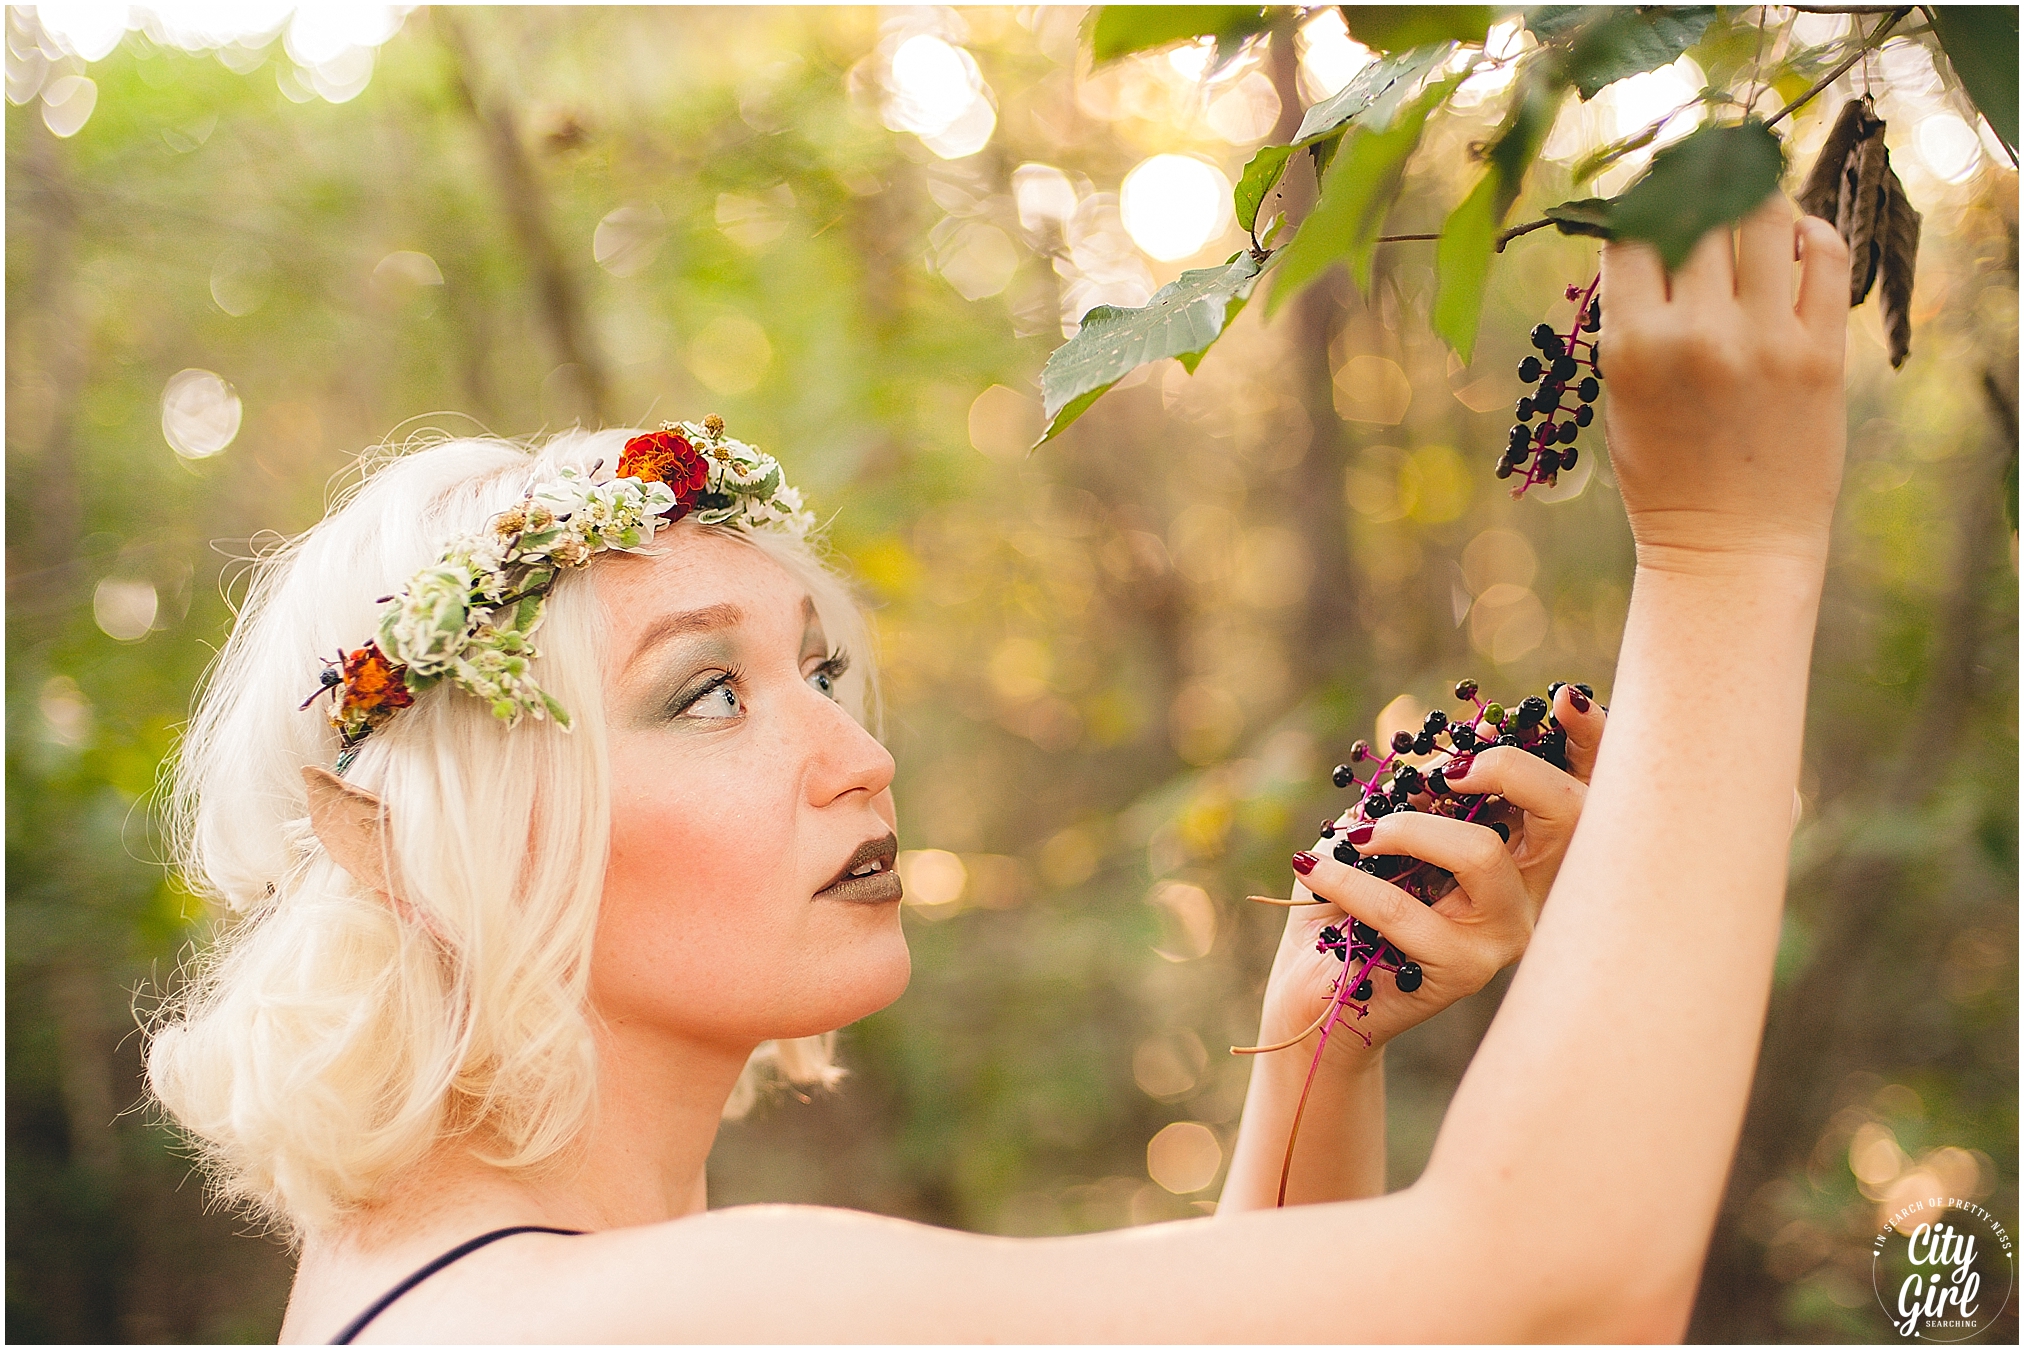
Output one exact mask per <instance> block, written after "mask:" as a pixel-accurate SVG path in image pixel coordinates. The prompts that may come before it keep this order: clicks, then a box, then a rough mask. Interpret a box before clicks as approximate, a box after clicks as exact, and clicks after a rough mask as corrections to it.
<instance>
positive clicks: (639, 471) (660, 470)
mask: <svg viewBox="0 0 2024 1350" xmlns="http://www.w3.org/2000/svg"><path fill="white" fill-rule="evenodd" d="M618 476H619V477H620V478H637V479H639V480H640V481H641V482H642V483H666V484H667V485H668V489H669V490H670V491H671V492H673V493H674V494H675V506H674V509H673V510H672V511H669V512H668V513H667V515H668V519H669V520H671V521H674V520H680V519H681V518H682V517H683V516H686V515H687V514H689V510H690V508H691V507H693V506H694V505H695V501H696V498H697V497H698V496H699V495H700V494H701V493H702V491H703V489H704V487H705V486H707V485H708V484H709V481H710V465H709V462H708V461H707V460H705V459H704V458H703V456H702V455H701V454H699V453H698V452H697V450H696V447H695V446H693V445H691V444H689V438H688V437H686V436H684V435H682V433H681V432H679V431H650V432H648V433H647V434H646V435H644V436H635V437H633V438H632V439H631V440H629V441H627V442H626V443H625V453H624V454H622V455H620V456H619V460H618Z"/></svg>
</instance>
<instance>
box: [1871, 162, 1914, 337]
mask: <svg viewBox="0 0 2024 1350" xmlns="http://www.w3.org/2000/svg"><path fill="white" fill-rule="evenodd" d="M1882 143H1883V142H1882V139H1881V138H1879V139H1878V141H1877V144H1879V145H1881V144H1882ZM1883 190H1884V221H1883V225H1884V228H1883V229H1882V230H1881V231H1880V232H1879V233H1880V236H1881V249H1880V251H1881V253H1882V255H1883V257H1882V263H1881V267H1880V271H1881V274H1882V277H1883V291H1882V294H1881V296H1880V300H1879V303H1881V304H1882V306H1883V327H1884V332H1885V334H1886V335H1888V337H1889V339H1890V365H1891V369H1892V370H1896V369H1897V368H1898V367H1900V366H1902V365H1903V364H1904V363H1905V358H1906V357H1908V356H1910V355H1911V350H1912V274H1913V271H1914V269H1915V268H1916V267H1917V265H1918V255H1919V213H1918V212H1917V211H1914V210H1912V204H1911V199H1910V198H1908V197H1906V196H1905V185H1904V184H1903V183H1900V182H1899V181H1898V176H1897V174H1895V173H1893V172H1892V171H1891V170H1890V168H1889V166H1887V165H1886V166H1885V169H1884V183H1883Z"/></svg>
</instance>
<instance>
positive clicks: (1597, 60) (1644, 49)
mask: <svg viewBox="0 0 2024 1350" xmlns="http://www.w3.org/2000/svg"><path fill="white" fill-rule="evenodd" d="M1589 14H1590V15H1591V16H1592V17H1590V18H1589V19H1588V20H1587V21H1586V22H1584V23H1582V24H1581V25H1580V26H1579V27H1578V28H1577V29H1576V30H1575V31H1574V33H1573V35H1572V37H1570V38H1569V39H1568V44H1567V66H1566V70H1567V77H1568V79H1569V80H1571V81H1572V82H1573V84H1574V87H1575V89H1576V90H1577V91H1578V92H1579V93H1580V94H1581V97H1582V99H1583V100H1584V101H1586V100H1588V99H1591V98H1594V97H1595V96H1596V95H1597V94H1598V93H1600V92H1601V91H1602V90H1603V88H1604V87H1605V86H1608V85H1611V84H1614V83H1616V81H1618V80H1621V79H1625V78H1627V77H1629V76H1632V75H1642V74H1644V73H1645V72H1646V71H1648V70H1657V69H1658V68H1659V67H1660V66H1667V65H1671V64H1672V63H1673V62H1674V61H1675V60H1677V59H1678V57H1679V55H1680V53H1681V52H1684V51H1685V50H1686V49H1687V48H1689V47H1691V46H1693V45H1694V44H1695V43H1696V42H1699V41H1700V40H1701V36H1702V34H1704V33H1706V32H1707V31H1708V25H1709V24H1710V23H1711V22H1713V21H1714V18H1715V7H1714V6H1713V5H1679V6H1659V5H1653V6H1640V7H1638V8H1634V9H1631V8H1617V7H1609V8H1604V7H1597V8H1595V9H1592V10H1590V11H1589Z"/></svg>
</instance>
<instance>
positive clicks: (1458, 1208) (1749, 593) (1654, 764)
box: [371, 196, 1848, 1341]
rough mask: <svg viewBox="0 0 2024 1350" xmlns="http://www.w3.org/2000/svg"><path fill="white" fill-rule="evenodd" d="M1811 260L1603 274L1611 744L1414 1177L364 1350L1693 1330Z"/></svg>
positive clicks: (1735, 259) (673, 1254)
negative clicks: (1613, 535) (1623, 515)
mask: <svg viewBox="0 0 2024 1350" xmlns="http://www.w3.org/2000/svg"><path fill="white" fill-rule="evenodd" d="M1796 237H1797V239H1798V240H1799V241H1800V245H1801V252H1802V255H1803V256H1802V261H1803V264H1804V266H1803V268H1802V279H1801V282H1800V287H1799V291H1800V294H1799V300H1798V304H1797V307H1796V309H1795V306H1794V303H1793V298H1792V257H1793V248H1794V240H1795V223H1794V219H1793V214H1792V208H1791V205H1790V204H1789V203H1788V202H1787V201H1786V200H1785V199H1784V198H1783V197H1782V196H1781V197H1775V198H1773V199H1772V200H1771V201H1769V202H1767V203H1766V204H1765V205H1764V206H1763V207H1762V208H1761V209H1760V210H1759V211H1757V212H1756V213H1755V214H1754V215H1752V216H1751V217H1750V218H1749V219H1748V220H1746V221H1745V222H1744V223H1743V225H1742V227H1741V228H1740V230H1738V231H1737V232H1736V236H1735V238H1734V239H1733V240H1732V238H1731V235H1730V233H1729V232H1727V231H1717V232H1716V233H1715V234H1713V235H1711V236H1710V237H1709V238H1707V239H1705V240H1704V241H1703V242H1702V244H1701V245H1700V247H1699V248H1698V249H1697V250H1696V251H1695V252H1694V254H1693V256H1692V258H1691V259H1690V260H1689V262H1688V263H1687V264H1686V266H1685V267H1684V268H1683V269H1682V270H1681V271H1680V272H1679V273H1678V274H1676V275H1675V276H1673V277H1672V278H1671V279H1670V282H1669V281H1668V279H1667V278H1666V276H1665V275H1664V273H1663V272H1662V270H1661V268H1660V266H1659V263H1658V260H1657V258H1656V257H1655V256H1654V255H1653V254H1652V253H1651V251H1650V250H1649V249H1647V248H1644V247H1642V246H1615V245H1612V246H1610V247H1609V248H1608V249H1607V250H1606V251H1605V254H1604V260H1603V266H1604V283H1603V285H1604V290H1605V293H1606V295H1607V298H1608V310H1607V325H1606V327H1605V329H1604V332H1603V338H1604V345H1605V347H1606V348H1607V349H1608V362H1609V370H1610V381H1611V389H1612V391H1613V392H1612V403H1611V406H1610V408H1609V412H1608V430H1609V440H1610V453H1611V458H1612V462H1613V464H1614V467H1615V471H1616V477H1617V481H1618V483H1619V485H1620V487H1621V490H1622V493H1623V497H1624V501H1625V505H1626V507H1627V508H1628V510H1629V513H1630V518H1631V524H1632V528H1633V530H1634V531H1635V534H1636V537H1637V550H1638V570H1637V579H1636V584H1635V587H1634V590H1633V593H1632V600H1631V608H1630V617H1629V621H1628V625H1627V628H1626V631H1625V634H1624V641H1623V650H1622V655H1621V658H1620V660H1619V663H1618V667H1617V676H1616V682H1615V686H1614V689H1613V690H1612V698H1611V709H1610V712H1611V718H1610V731H1609V735H1608V737H1607V738H1606V741H1605V743H1604V745H1603V747H1602V751H1601V755H1600V758H1599V759H1598V761H1597V763H1596V766H1595V770H1594V776H1593V779H1592V785H1591V791H1590V796H1589V800H1588V803H1587V807H1586V811H1585V814H1584V816H1583V818H1582V821H1581V824H1580V826H1579V827H1578V829H1577V831H1576V833H1575V836H1574V840H1573V843H1572V844H1571V846H1570V848H1569V850H1568V853H1567V856H1566V860H1565V862H1564V864H1563V866H1562V868H1561V871H1560V875H1559V878H1558V880H1557V881H1556V883H1555V885H1554V888H1553V892H1552V896H1551V899H1550V901H1549V903H1548V904H1547V905H1546V907H1545V910H1544V912H1543V914H1542V915H1541V917H1540V919H1539V923H1538V927H1537V929H1536V930H1535V932H1534V934H1533V937H1532V942H1531V947H1530V949H1529V952H1528V954H1527V956H1526V959H1525V961H1524V963H1523V965H1522V966H1521V968H1520V970H1519V972H1518V975H1517V977H1516V979H1515V980H1514V981H1513V984H1512V986H1511V989H1510V991H1509V993H1508V994H1507V995H1506V997H1505V1000H1504V1004H1503V1007H1502V1009H1501V1010H1500V1011H1499V1013H1498V1015H1497V1018H1496V1021H1495V1022H1494V1024H1493V1025H1492V1026H1491V1029H1490V1032H1489V1035H1488V1036H1487V1037H1486V1038H1485V1040H1484V1043H1483V1046H1482V1048H1481V1050H1480V1051H1479V1052H1478V1054H1477V1056H1476V1060H1475V1062H1474V1063H1473V1064H1472V1066H1471V1067H1470V1070H1469V1072H1468V1075H1467V1076H1466V1077H1465V1078H1464V1080H1463V1082H1462V1085H1461V1088H1460V1090H1459V1091H1458V1093H1457V1094H1456V1097H1455V1100H1454V1103H1453V1105H1452V1106H1451V1107H1450V1109H1449V1111H1448V1115H1447V1120H1446V1123H1445V1124H1444V1125H1443V1127H1442V1130H1441V1134H1440V1138H1439V1140H1438V1141H1437V1143H1436V1146H1435V1149H1434V1154H1433V1157H1432V1160H1431V1161H1430V1162H1429V1164H1428V1167H1427V1170H1426V1173H1425V1175H1424V1176H1423V1178H1422V1179H1421V1180H1420V1182H1418V1183H1417V1184H1416V1185H1414V1186H1413V1187H1411V1188H1410V1189H1408V1190H1406V1191H1402V1192H1398V1193H1396V1194H1393V1195H1389V1196H1384V1197H1381V1198H1376V1199H1370V1200H1360V1201H1350V1202H1342V1203H1331V1204H1316V1205H1307V1206H1302V1207H1300V1208H1297V1209H1287V1210H1281V1211H1268V1212H1262V1213H1253V1214H1240V1215H1236V1216H1234V1217H1229V1218H1226V1219H1221V1220H1218V1221H1214V1222H1210V1221H1206V1220H1204V1221H1196V1222H1191V1223H1176V1224H1166V1225H1157V1226H1154V1227H1150V1228H1142V1229H1133V1230H1129V1231H1126V1232H1119V1233H1103V1234H1095V1235H1090V1236H1087V1237H1075V1238H1050V1239H1037V1240H1035V1239H1025V1240H1021V1239H1009V1238H986V1237H976V1236H970V1235H965V1234H960V1233H952V1232H946V1231H940V1230H935V1229H929V1228H925V1227H922V1226H919V1225H915V1224H908V1223H903V1222H900V1221H897V1220H891V1219H878V1218H872V1217H869V1216H865V1215H857V1214H847V1213H842V1212H838V1211H824V1210H813V1209H800V1208H789V1207H773V1206H766V1207H752V1208H746V1209H738V1210H730V1211H724V1212H721V1213H717V1214H710V1215H704V1216H700V1217H697V1218H692V1219H682V1220H677V1221H674V1222H672V1223H665V1224H655V1225H648V1226H644V1227H640V1228H632V1229H619V1230H613V1231H609V1232H605V1233H600V1234H597V1235H595V1236H591V1237H583V1238H569V1239H546V1238H543V1239H539V1240H538V1241H530V1242H529V1243H528V1244H527V1245H525V1246H523V1247H521V1248H519V1249H518V1250H517V1251H516V1250H511V1249H512V1246H513V1244H511V1243H500V1244H497V1246H496V1247H495V1248H492V1249H488V1252H487V1253H486V1254H481V1256H480V1257H474V1258H472V1259H471V1260H470V1261H469V1262H466V1263H461V1264H460V1265H459V1266H457V1267H452V1268H451V1269H450V1270H447V1271H445V1272H444V1273H443V1274H442V1275H440V1276H438V1277H436V1281H432V1282H431V1284H432V1285H433V1286H434V1287H433V1288H432V1287H431V1286H424V1287H423V1288H422V1289H419V1290H417V1291H416V1292H415V1294H414V1295H411V1296H410V1299H411V1300H412V1301H411V1302H406V1303H404V1304H402V1305H396V1307H395V1308H394V1309H392V1310H390V1312H389V1313H388V1315H387V1317H386V1318H385V1320H384V1323H383V1324H380V1325H376V1326H375V1327H374V1328H373V1331H372V1333H371V1334H372V1335H376V1336H381V1337H386V1338H390V1339H401V1338H403V1337H404V1335H416V1334H421V1335H428V1334H430V1332H431V1330H436V1329H439V1328H440V1327H441V1326H442V1325H444V1323H443V1322H442V1321H441V1320H440V1319H441V1318H443V1317H444V1315H445V1312H446V1310H447V1309H450V1308H453V1307H454V1308H455V1309H457V1310H459V1318H458V1321H457V1326H458V1335H459V1336H461V1337H463V1338H466V1339H479V1340H492V1339H565V1340H575V1341H582V1340H627V1339H651V1340H677V1339H679V1340H725V1341H728V1340H763V1341H782V1340H882V1341H883V1340H1016V1341H1046V1340H1084V1341H1095V1340H1131V1341H1186V1340H1228V1339H1237V1340H1358V1339H1378V1340H1392V1341H1399V1340H1449V1341H1474V1340H1497V1341H1509V1340H1520V1339H1548V1340H1559V1339H1583V1340H1592V1339H1600V1340H1633V1339H1638V1340H1641V1339H1667V1338H1676V1337H1677V1336H1678V1335H1679V1334H1680V1333H1681V1331H1682V1330H1683V1329H1684V1327H1685V1321H1686V1316H1687V1311H1688V1308H1689V1306H1690V1304H1691V1301H1692V1297H1693V1292H1694V1286H1695V1282H1696V1279H1697V1276H1698V1273H1699V1269H1700V1264H1701V1260H1702V1254H1703V1251H1704V1249H1705V1247H1706V1244H1707V1241H1708V1236H1709V1232H1710V1229H1711V1227H1712V1224H1713V1221H1714V1215H1715V1210H1716V1205H1717V1202H1718V1200H1719V1197H1720V1194H1721V1190H1722V1185H1723V1181H1724V1177H1725V1175H1726V1173H1727V1170H1728V1166H1729V1161H1730V1156H1731V1154H1732V1152H1733V1150H1734V1147H1735V1143H1736V1138H1737V1134H1738V1131H1739V1129H1740V1126H1741V1122H1742V1117H1743V1109H1744V1102H1745V1098H1746V1094H1747V1091H1748V1088H1749V1083H1750V1077H1751V1070H1752V1066H1753V1064H1754V1062H1755V1058H1756V1053H1757V1045H1758V1040H1759V1035H1760V1033H1761V1031H1762V1027H1763V1018H1764V1010H1765V1006H1766V1001H1767V997H1768V992H1769V988H1770V978H1771V961H1772V953H1773V950H1774V947H1775V945H1776V940H1777V934H1778V924H1779V914H1780V909H1781V905H1782V900H1783V895H1784V887H1785V870H1786V851H1787V845H1788V837H1789V833H1790V829H1791V801H1792V789H1793V785H1794V783H1795V781H1796V779H1797V775H1798V768H1799V751H1800V736H1801V728H1802V725H1803V721H1804V711H1805V695H1806V678H1807V667H1808V658H1809V653H1810V650H1811V645H1812V634H1813V625H1814V619H1815V613H1816V610H1817V607H1818V603H1819V595H1820V587H1821V580H1822V575H1823V572H1824V567H1825V559H1826V551H1827V532H1828V524H1829V519H1830V517H1831V515H1832V511H1833V503H1834V499H1835V496H1836V493H1837V491H1838V487H1839V481H1840V473H1841V462H1842V452H1843V446H1844V441H1845V424H1844V412H1843V407H1842V376H1841V371H1842V357H1843V344H1844V333H1845V324H1846V313H1847V277H1848V262H1847V251H1846V249H1845V248H1844V246H1843V245H1842V243H1841V241H1840V239H1839V237H1838V236H1837V235H1836V234H1835V233H1834V231H1833V229H1832V228H1831V227H1828V226H1827V225H1826V224H1825V223H1824V222H1821V221H1818V220H1810V219H1809V220H1804V221H1801V222H1799V223H1798V224H1797V226H1796ZM1347 874H1348V869H1346V868H1344V867H1343V866H1342V864H1340V863H1337V862H1335V861H1334V860H1333V859H1322V860H1321V861H1320V862H1319V864H1318V865H1317V866H1316V867H1315V868H1314V869H1313V871H1312V872H1311V873H1310V874H1309V875H1308V876H1307V878H1306V882H1307V885H1308V886H1309V887H1310V888H1311V889H1312V890H1313V891H1315V892H1316V893H1317V894H1324V895H1327V894H1331V893H1332V892H1335V891H1339V890H1342V889H1344V888H1346V886H1347V885H1348V884H1349V882H1348V875H1347ZM495 1253H496V1254H495ZM474 1310H475V1311H474ZM431 1319H436V1320H431Z"/></svg>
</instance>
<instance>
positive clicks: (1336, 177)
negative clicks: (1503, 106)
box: [1266, 76, 1461, 314]
mask: <svg viewBox="0 0 2024 1350" xmlns="http://www.w3.org/2000/svg"><path fill="white" fill-rule="evenodd" d="M1460 82H1461V80H1460V77H1459V76H1457V77H1455V78H1453V79H1448V80H1443V81H1441V82H1440V83H1439V84H1436V85H1432V86H1430V87H1429V88H1428V89H1427V90H1426V91H1425V92H1424V93H1423V94H1421V95H1420V97H1419V98H1418V99H1416V100H1415V101H1414V102H1413V103H1412V104H1411V105H1410V106H1409V107H1407V108H1406V109H1404V110H1403V111H1402V112H1401V113H1400V114H1399V115H1398V116H1397V117H1396V118H1395V119H1393V120H1392V121H1391V125H1389V126H1385V127H1379V126H1376V125H1365V126H1357V127H1352V128H1351V129H1350V130H1349V132H1348V133H1347V134H1346V135H1345V136H1344V137H1343V139H1342V146H1341V149H1340V151H1339V152H1338V153H1337V154H1336V156H1335V159H1334V161H1333V163H1332V164H1331V165H1330V167H1329V170H1328V177H1327V178H1326V179H1325V180H1324V181H1323V182H1322V185H1321V200H1320V201H1318V202H1316V203H1315V204H1314V210H1313V211H1312V212H1310V213H1309V214H1308V217H1307V219H1306V220H1304V221H1302V222H1301V224H1300V232H1299V233H1298V234H1296V235H1294V236H1293V242H1292V243H1291V244H1289V245H1287V247H1286V251H1285V254H1284V256H1283V257H1282V258H1281V259H1280V262H1279V274H1278V276H1277V277H1276V278H1275V279H1274V280H1273V283H1272V295H1271V298H1270V299H1269V300H1268V301H1267V302H1266V312H1267V313H1268V314H1276V313H1277V312H1278V311H1279V307H1280V306H1281V305H1283V304H1285V303H1286V301H1287V300H1289V299H1291V298H1292V297H1293V296H1294V295H1295V294H1297V293H1298V292H1299V291H1301V290H1302V289H1303V288H1305V287H1306V286H1307V285H1308V284H1309V283H1310V282H1312V281H1314V280H1315V278H1317V277H1319V276H1321V275H1323V274H1324V273H1326V272H1327V271H1328V270H1329V268H1331V267H1333V266H1334V265H1335V264H1336V263H1337V262H1339V261H1347V262H1348V263H1349V267H1350V273H1351V275H1352V276H1354V277H1355V278H1356V284H1357V285H1358V286H1360V287H1362V288H1363V290H1364V292H1365V293H1366V294H1367V293H1369V291H1370V268H1371V258H1372V256H1373V255H1374V254H1375V252H1376V250H1377V236H1378V233H1379V231H1381V230H1382V229H1383V228H1384V222H1385V217H1386V216H1387V215H1388V214H1389V213H1390V211H1391V207H1392V202H1393V201H1394V200H1395V199H1396V198H1397V197H1398V190H1399V183H1400V182H1401V181H1402V180H1403V179H1404V177H1405V172H1406V163H1407V161H1408V160H1410V159H1411V158H1412V154H1413V151H1414V150H1415V149H1416V148H1418V146H1419V143H1420V136H1421V133H1422V132H1424V131H1425V129H1426V124H1427V116H1428V115H1429V114H1430V113H1432V112H1433V110H1434V109H1435V108H1437V107H1439V106H1440V104H1441V102H1442V101H1443V100H1445V99H1446V98H1447V97H1448V95H1449V94H1451V93H1453V92H1454V89H1455V86H1456V85H1457V84H1459V83H1460ZM1372 116H1376V114H1375V113H1373V114H1372Z"/></svg>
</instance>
